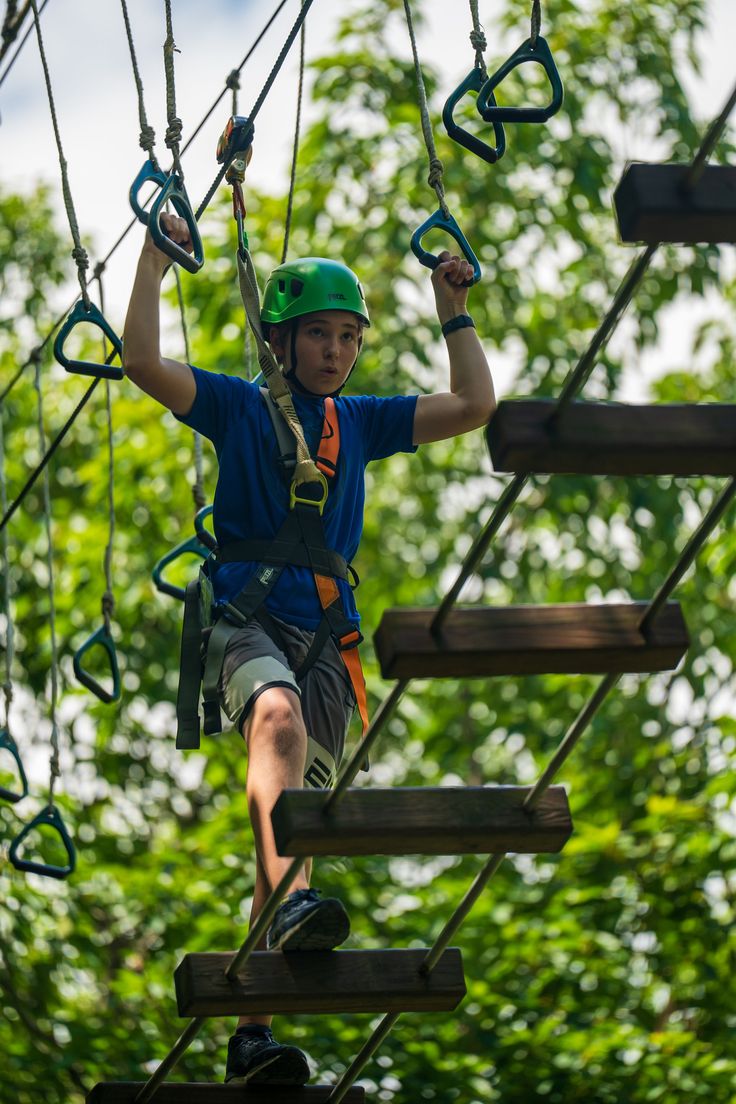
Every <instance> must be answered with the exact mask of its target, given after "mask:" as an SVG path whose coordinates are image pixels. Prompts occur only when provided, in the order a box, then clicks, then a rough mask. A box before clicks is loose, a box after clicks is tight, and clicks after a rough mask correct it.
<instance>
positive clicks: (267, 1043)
mask: <svg viewBox="0 0 736 1104" xmlns="http://www.w3.org/2000/svg"><path fill="white" fill-rule="evenodd" d="M308 1080H309V1066H308V1065H307V1059H306V1058H305V1057H304V1055H303V1054H302V1052H301V1050H299V1047H295V1046H282V1045H281V1044H280V1043H277V1042H276V1041H275V1039H274V1037H273V1035H272V1034H271V1031H270V1029H269V1028H267V1027H264V1028H263V1029H262V1031H259V1032H258V1033H257V1034H256V1033H255V1032H254V1033H253V1034H250V1033H249V1032H243V1033H241V1034H235V1035H233V1036H232V1037H231V1038H230V1041H229V1042H228V1044H227V1066H226V1067H225V1081H226V1082H228V1081H233V1082H235V1083H237V1082H240V1083H241V1084H244V1083H245V1082H246V1081H247V1082H248V1083H249V1084H253V1085H305V1084H306V1083H307V1081H308Z"/></svg>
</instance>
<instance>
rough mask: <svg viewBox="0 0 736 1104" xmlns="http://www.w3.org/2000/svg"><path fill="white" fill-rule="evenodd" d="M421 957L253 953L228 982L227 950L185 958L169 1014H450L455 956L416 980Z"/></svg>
mask: <svg viewBox="0 0 736 1104" xmlns="http://www.w3.org/2000/svg"><path fill="white" fill-rule="evenodd" d="M427 951H428V948H426V949H422V948H419V949H412V950H381V951H302V952H301V953H300V952H294V953H292V954H283V953H282V952H281V951H254V952H253V954H252V955H251V956H250V958H249V959H248V961H247V963H246V964H245V966H244V967H243V968H242V970H240V971H238V974H237V976H236V977H235V978H234V979H233V980H232V981H229V980H228V978H227V977H226V976H225V970H226V969H227V967H228V966H229V965H230V963H231V962H232V960H233V958H234V957H235V953H236V952H235V951H232V952H230V953H224V954H188V955H185V956H184V958H183V959H182V961H181V962H180V963H179V965H178V966H177V968H176V971H175V973H174V980H175V982H176V1000H177V1007H178V1009H179V1015H180V1016H231V1015H232V1016H234V1015H242V1014H245V1013H246V1012H247V1013H248V1014H250V1013H256V1012H272V1013H274V1014H276V1013H283V1012H292V1013H302V1012H451V1011H452V1010H453V1009H454V1008H457V1006H458V1004H459V1003H460V1001H461V1000H462V999H463V997H464V996H465V991H466V990H465V976H464V974H463V962H462V955H461V954H460V951H459V950H458V949H457V948H456V947H451V948H449V950H446V951H445V953H444V954H443V955H442V957H441V959H440V961H439V963H438V964H437V966H436V968H435V969H434V970H432V972H431V974H429V975H428V976H424V975H423V974H421V973H420V972H419V971H420V967H421V965H422V963H423V961H424V959H425V958H426V956H427Z"/></svg>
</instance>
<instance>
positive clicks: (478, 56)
mask: <svg viewBox="0 0 736 1104" xmlns="http://www.w3.org/2000/svg"><path fill="white" fill-rule="evenodd" d="M478 2H479V0H470V16H471V18H472V20H473V29H472V31H471V32H470V44H471V46H472V47H473V49H474V50H475V67H476V69H480V72H481V75H482V77H483V80H484V81H486V80H488V70H487V69H486V61H485V58H484V56H483V55H484V53H485V50H486V47H487V46H488V42H487V40H486V36H485V32H484V31H483V28H482V27H481V25H480V16H479V14H478Z"/></svg>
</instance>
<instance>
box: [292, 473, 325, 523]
mask: <svg viewBox="0 0 736 1104" xmlns="http://www.w3.org/2000/svg"><path fill="white" fill-rule="evenodd" d="M299 487H317V488H318V489H319V493H318V494H315V495H314V496H312V495H310V494H299V493H298V488H299ZM327 492H328V487H327V480H326V479H325V477H324V475H323V474H322V472H317V479H310V480H309V482H304V483H299V484H297V482H296V480H294V482H293V483H292V484H291V493H290V495H289V509H290V510H293V509H294V507H295V506H297V505H298V506H316V507H317V510H318V512H319V513H320V514H322V513H323V512H324V508H325V503H326V502H327Z"/></svg>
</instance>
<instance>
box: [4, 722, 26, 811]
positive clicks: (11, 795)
mask: <svg viewBox="0 0 736 1104" xmlns="http://www.w3.org/2000/svg"><path fill="white" fill-rule="evenodd" d="M0 749H2V750H4V751H9V752H10V754H11V755H12V756H13V758H14V759H15V763H16V766H17V768H18V781H19V782H20V788H21V792H20V793H18V792H17V791H16V790H9V789H7V787H5V786H0V800H2V801H10V802H12V803H13V805H14V804H15V803H16V801H22V800H23V798H24V797H28V779H27V778H26V772H25V771H24V770H23V762H22V760H21V757H20V752H19V751H18V745H17V744H16V742H15V740H14V739H13V737H12V736H11V735H10V732H9V730H8V729H7V728H0Z"/></svg>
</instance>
